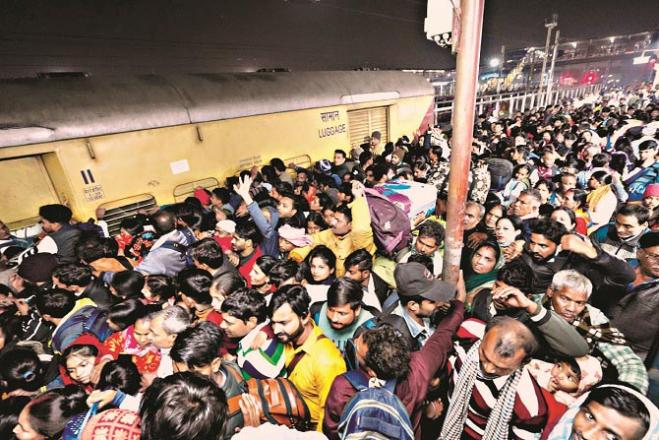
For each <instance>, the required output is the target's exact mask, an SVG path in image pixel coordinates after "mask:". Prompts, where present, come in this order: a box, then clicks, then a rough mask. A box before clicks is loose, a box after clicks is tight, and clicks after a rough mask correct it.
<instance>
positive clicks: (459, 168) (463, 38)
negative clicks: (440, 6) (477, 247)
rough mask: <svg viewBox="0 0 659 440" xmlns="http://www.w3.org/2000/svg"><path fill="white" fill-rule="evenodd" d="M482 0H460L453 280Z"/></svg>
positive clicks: (449, 265)
mask: <svg viewBox="0 0 659 440" xmlns="http://www.w3.org/2000/svg"><path fill="white" fill-rule="evenodd" d="M484 4H485V0H462V1H461V4H460V8H461V11H462V16H461V26H460V27H461V31H460V40H459V46H458V59H457V65H456V71H457V78H456V85H455V89H456V90H455V103H454V106H453V139H452V146H451V172H450V175H449V191H448V205H447V211H448V213H447V221H446V241H445V250H444V271H443V278H444V280H446V281H450V282H454V283H455V282H457V280H458V276H459V273H460V255H461V254H462V234H463V229H464V228H463V218H464V208H465V201H466V199H467V191H468V190H469V183H468V180H469V165H470V163H471V142H472V140H473V131H474V119H475V118H474V114H475V109H476V86H477V83H478V63H479V61H480V51H481V34H482V32H483V8H484Z"/></svg>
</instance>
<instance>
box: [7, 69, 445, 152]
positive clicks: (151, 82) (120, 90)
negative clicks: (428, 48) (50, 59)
mask: <svg viewBox="0 0 659 440" xmlns="http://www.w3.org/2000/svg"><path fill="white" fill-rule="evenodd" d="M383 94H386V96H388V97H392V96H399V97H401V98H405V97H413V96H423V95H431V94H433V88H432V86H431V85H430V84H429V83H428V82H427V81H426V80H425V78H423V77H421V76H417V75H413V74H409V73H404V72H389V71H387V72H292V73H233V74H231V73H228V74H188V75H167V76H158V75H141V76H132V77H90V78H56V79H52V78H51V79H21V80H4V81H0V102H2V103H3V105H2V107H1V108H0V147H8V146H15V145H26V144H34V143H41V142H51V141H57V140H63V139H74V138H82V137H90V136H98V135H104V134H111V133H121V132H126V131H134V130H143V129H150V128H158V127H167V126H173V125H181V124H190V123H199V122H206V121H214V120H221V119H230V118H237V117H243V116H252V115H260V114H268V113H277V112H284V111H292V110H302V109H309V108H316V107H326V106H331V105H340V104H342V103H346V102H354V101H361V102H364V101H366V102H367V101H369V100H377V99H382V98H378V96H384V95H383Z"/></svg>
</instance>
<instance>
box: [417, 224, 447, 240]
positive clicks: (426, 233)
mask: <svg viewBox="0 0 659 440" xmlns="http://www.w3.org/2000/svg"><path fill="white" fill-rule="evenodd" d="M417 230H418V231H419V235H418V236H419V237H428V238H434V239H435V242H436V243H437V245H438V246H439V245H440V244H441V243H442V242H443V241H444V227H443V226H442V225H440V224H439V223H437V222H433V221H428V222H423V223H421V224H420V225H419V227H418V228H417Z"/></svg>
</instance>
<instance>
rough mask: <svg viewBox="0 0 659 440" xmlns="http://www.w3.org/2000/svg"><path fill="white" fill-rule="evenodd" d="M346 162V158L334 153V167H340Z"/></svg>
mask: <svg viewBox="0 0 659 440" xmlns="http://www.w3.org/2000/svg"><path fill="white" fill-rule="evenodd" d="M345 162H346V158H345V156H344V155H343V154H341V153H334V165H336V166H337V167H338V166H341V165H343V164H344V163H345Z"/></svg>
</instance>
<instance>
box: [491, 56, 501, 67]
mask: <svg viewBox="0 0 659 440" xmlns="http://www.w3.org/2000/svg"><path fill="white" fill-rule="evenodd" d="M500 63H501V60H499V58H491V59H490V67H498V66H499V64H500Z"/></svg>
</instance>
